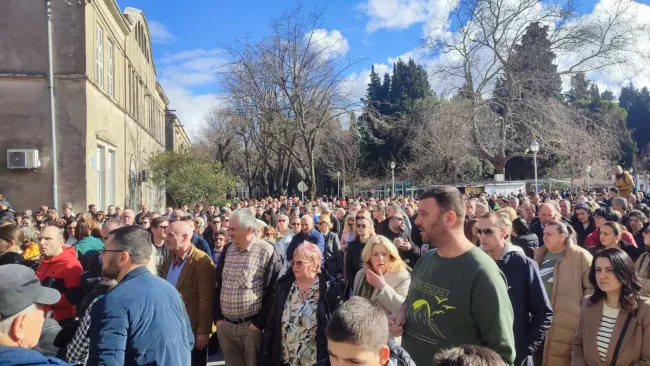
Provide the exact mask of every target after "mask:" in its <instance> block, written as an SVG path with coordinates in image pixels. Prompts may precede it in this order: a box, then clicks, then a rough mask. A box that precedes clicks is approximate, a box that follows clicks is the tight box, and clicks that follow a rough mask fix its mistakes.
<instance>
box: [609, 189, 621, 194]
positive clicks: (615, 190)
mask: <svg viewBox="0 0 650 366" xmlns="http://www.w3.org/2000/svg"><path fill="white" fill-rule="evenodd" d="M609 191H610V192H615V193H616V194H619V191H618V188H616V187H611V188H609Z"/></svg>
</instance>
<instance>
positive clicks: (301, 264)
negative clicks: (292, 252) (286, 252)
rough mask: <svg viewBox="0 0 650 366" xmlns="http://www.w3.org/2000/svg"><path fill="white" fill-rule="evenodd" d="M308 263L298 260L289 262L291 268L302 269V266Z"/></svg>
mask: <svg viewBox="0 0 650 366" xmlns="http://www.w3.org/2000/svg"><path fill="white" fill-rule="evenodd" d="M308 263H309V262H308V261H300V260H295V259H292V260H291V267H302V266H303V265H304V264H308Z"/></svg>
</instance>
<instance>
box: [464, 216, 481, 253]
mask: <svg viewBox="0 0 650 366" xmlns="http://www.w3.org/2000/svg"><path fill="white" fill-rule="evenodd" d="M476 224H478V220H477V219H471V220H465V227H464V228H463V232H464V233H465V237H466V238H467V240H469V241H471V242H472V244H474V245H476V246H479V244H480V243H478V241H477V240H476V229H475V228H474V225H476Z"/></svg>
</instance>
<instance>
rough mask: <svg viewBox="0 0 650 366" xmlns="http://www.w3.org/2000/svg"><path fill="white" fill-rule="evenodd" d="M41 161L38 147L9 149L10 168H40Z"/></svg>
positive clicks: (8, 162) (8, 165)
mask: <svg viewBox="0 0 650 366" xmlns="http://www.w3.org/2000/svg"><path fill="white" fill-rule="evenodd" d="M40 166H41V161H40V159H39V158H38V150H36V149H7V168H9V169H36V168H40Z"/></svg>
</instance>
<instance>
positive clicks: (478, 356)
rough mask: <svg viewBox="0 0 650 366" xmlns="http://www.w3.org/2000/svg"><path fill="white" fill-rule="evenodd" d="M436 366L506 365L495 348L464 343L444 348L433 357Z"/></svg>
mask: <svg viewBox="0 0 650 366" xmlns="http://www.w3.org/2000/svg"><path fill="white" fill-rule="evenodd" d="M433 365H434V366H502V365H503V366H505V363H504V362H503V360H502V359H501V357H499V355H498V354H497V353H496V352H494V351H493V350H491V349H489V348H486V347H481V346H475V345H464V346H458V347H456V348H452V349H447V350H442V351H440V352H438V354H436V355H435V356H434V357H433Z"/></svg>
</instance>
